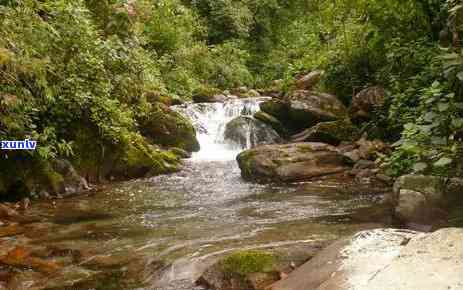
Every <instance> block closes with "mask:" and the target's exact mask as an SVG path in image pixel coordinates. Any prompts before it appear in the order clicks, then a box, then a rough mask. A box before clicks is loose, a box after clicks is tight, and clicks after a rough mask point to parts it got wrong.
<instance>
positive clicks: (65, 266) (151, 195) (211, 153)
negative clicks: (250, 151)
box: [18, 99, 389, 290]
mask: <svg viewBox="0 0 463 290" xmlns="http://www.w3.org/2000/svg"><path fill="white" fill-rule="evenodd" d="M260 101H261V100H259V99H251V100H232V101H229V102H226V103H223V104H222V103H213V104H193V105H187V106H184V107H179V108H177V110H178V111H179V112H181V113H182V114H185V115H186V116H188V117H189V118H191V119H192V121H193V123H194V124H195V126H196V128H197V132H198V140H199V142H200V145H201V151H200V152H198V153H195V154H194V155H193V157H192V158H191V159H188V160H185V166H184V168H183V170H182V171H180V172H178V173H175V174H171V175H163V176H157V177H152V178H147V179H139V180H133V181H129V182H123V183H117V184H112V185H111V186H108V187H106V188H105V189H103V190H101V191H99V192H97V193H92V194H90V195H88V196H83V197H82V196H80V197H75V198H69V199H62V200H57V201H56V202H54V203H53V204H50V203H49V202H36V203H34V204H33V206H32V208H31V209H30V210H31V212H32V213H33V214H36V215H38V216H40V217H41V220H40V222H36V223H33V224H31V228H30V231H29V232H28V233H27V234H26V236H25V237H23V238H22V239H27V242H28V243H29V244H31V245H34V247H35V251H36V252H40V251H45V252H46V251H47V250H48V252H47V253H48V254H47V255H49V256H50V255H51V256H52V258H50V259H53V260H54V261H56V262H57V263H58V264H59V265H61V267H62V268H61V269H60V272H59V275H53V276H52V277H50V276H49V275H48V276H44V275H42V276H34V275H35V274H30V273H29V274H27V272H26V274H22V275H23V277H22V281H28V279H29V280H30V281H32V280H34V281H38V280H37V279H41V280H40V281H43V283H44V285H47V287H48V288H47V289H117V290H122V289H138V290H141V289H161V290H166V289H173V290H180V289H202V288H201V287H199V286H195V285H194V283H193V282H194V280H196V279H197V278H198V277H199V275H200V273H201V271H203V270H204V269H205V268H206V267H207V266H209V265H211V263H213V262H214V261H216V260H217V258H219V257H221V256H223V255H225V254H227V253H230V252H232V251H234V250H237V249H283V251H293V253H292V257H293V258H294V259H298V256H300V255H299V253H300V252H304V251H308V250H310V249H314V247H315V248H316V247H317V246H319V245H321V244H324V243H327V242H330V241H333V240H335V239H338V238H340V237H344V236H347V235H349V234H352V233H354V232H356V231H359V230H362V229H370V228H375V227H381V226H384V225H385V223H388V222H389V212H388V209H387V208H386V207H385V206H384V205H383V199H384V192H383V191H382V190H380V189H375V188H370V187H369V186H362V185H350V184H334V183H296V184H289V185H288V184H287V185H281V184H269V185H263V184H256V183H251V182H246V181H244V180H243V179H241V177H240V170H239V168H238V166H237V163H236V161H235V157H236V155H237V154H238V153H239V152H240V151H241V150H242V149H243V148H240V147H239V146H237V145H236V144H235V145H234V144H228V143H227V142H226V141H224V140H223V132H224V127H225V125H226V123H227V122H229V121H230V120H232V119H233V118H235V117H237V116H240V115H252V114H253V113H254V112H255V111H256V110H258V103H259V102H260ZM250 136H251V135H250ZM19 242H20V240H19V239H18V243H19ZM50 249H52V250H54V251H55V252H56V251H58V252H59V251H64V253H63V254H61V255H58V254H56V253H55V252H53V254H50ZM66 251H67V252H66ZM298 251H299V252H298ZM60 253H61V252H60ZM69 253H71V254H69ZM44 255H45V254H44ZM49 256H47V257H49ZM300 259H301V260H302V259H303V257H302V256H301V258H300ZM300 262H303V261H300ZM108 273H109V274H108ZM27 275H29V276H27ZM18 289H20V288H18Z"/></svg>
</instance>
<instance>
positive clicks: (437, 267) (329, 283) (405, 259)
mask: <svg viewBox="0 0 463 290" xmlns="http://www.w3.org/2000/svg"><path fill="white" fill-rule="evenodd" d="M462 241H463V229H457V228H448V229H442V230H439V231H437V232H434V233H431V234H424V233H417V232H413V231H408V230H395V229H377V230H371V231H364V232H360V233H358V234H356V235H354V236H353V237H352V238H348V239H346V240H342V241H338V242H336V243H334V244H333V245H331V246H329V247H328V248H326V249H325V250H323V251H322V252H320V253H319V254H318V255H317V256H315V257H314V258H313V259H311V260H310V261H309V262H307V263H306V264H304V265H303V266H301V267H300V268H298V269H296V270H295V271H294V272H292V273H291V274H290V275H289V276H288V277H287V279H285V280H281V281H279V282H276V283H275V284H273V285H272V286H271V287H269V289H270V290H309V289H310V290H348V289H349V290H350V289H355V290H390V289H394V290H412V289H413V290H414V289H420V290H446V289H463V276H462V275H461V273H463V242H462Z"/></svg>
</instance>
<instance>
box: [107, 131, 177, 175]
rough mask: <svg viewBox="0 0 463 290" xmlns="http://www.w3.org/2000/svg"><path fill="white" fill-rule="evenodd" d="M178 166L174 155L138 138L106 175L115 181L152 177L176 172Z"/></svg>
mask: <svg viewBox="0 0 463 290" xmlns="http://www.w3.org/2000/svg"><path fill="white" fill-rule="evenodd" d="M180 165H181V162H180V159H179V157H178V156H177V155H176V154H174V153H172V152H169V151H166V150H162V149H160V148H159V147H157V146H155V145H153V144H150V143H149V142H148V141H146V140H144V139H143V138H139V140H138V141H137V142H133V143H132V144H129V145H128V147H127V148H126V150H125V151H124V152H122V155H121V156H120V157H119V158H118V159H116V160H115V161H114V163H113V164H112V166H111V169H110V170H109V171H108V173H107V175H110V176H112V177H114V178H117V179H128V178H137V177H143V176H153V175H158V174H164V173H170V172H175V171H178V169H179V167H180Z"/></svg>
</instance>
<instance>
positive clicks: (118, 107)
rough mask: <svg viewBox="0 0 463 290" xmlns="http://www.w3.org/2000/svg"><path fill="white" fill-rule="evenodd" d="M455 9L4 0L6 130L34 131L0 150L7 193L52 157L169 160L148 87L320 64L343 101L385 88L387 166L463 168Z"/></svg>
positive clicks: (417, 1) (1, 76)
mask: <svg viewBox="0 0 463 290" xmlns="http://www.w3.org/2000/svg"><path fill="white" fill-rule="evenodd" d="M461 13H462V9H461V3H460V2H459V1H458V0H447V1H445V0H413V1H400V0H312V1H304V0H128V1H123V0H75V1H66V0H24V1H20V0H0V103H1V106H0V139H1V140H21V139H26V138H29V139H33V140H38V143H39V146H38V150H37V151H36V152H21V153H17V152H14V153H11V152H8V153H5V152H2V156H1V157H0V163H1V169H0V171H1V174H2V175H3V176H9V177H8V178H3V182H2V180H0V192H1V191H3V190H7V189H8V188H10V189H11V187H13V186H14V187H15V188H17V187H18V185H19V184H21V183H23V181H24V180H27V176H29V175H31V174H32V175H34V176H35V175H37V172H42V171H45V172H48V169H47V168H48V167H49V166H50V165H49V161H50V160H53V159H56V158H58V157H65V158H68V159H70V160H71V161H72V162H73V164H74V165H75V166H76V168H77V169H78V170H79V171H91V170H92V168H100V167H102V166H104V163H105V162H104V160H106V159H108V158H109V157H108V156H109V155H112V156H116V155H117V156H123V158H122V160H123V161H114V162H116V163H118V162H122V163H124V164H126V163H127V162H129V163H130V162H134V163H137V162H142V161H141V160H139V159H143V160H145V159H146V157H148V159H149V161H148V164H147V166H148V165H149V164H151V165H152V164H153V162H154V163H155V164H157V167H161V169H159V172H164V171H168V170H171V169H172V170H173V168H174V167H175V164H176V157H175V156H174V154H171V152H167V151H162V150H160V149H159V147H157V146H154V145H153V144H159V145H165V144H164V142H162V141H159V142H158V141H157V140H156V138H152V140H149V141H147V140H146V138H145V137H146V136H142V135H144V134H142V133H143V130H142V128H141V125H142V124H143V122H144V121H145V120H146V118H147V116H151V114H153V113H152V112H153V110H155V111H156V112H160V113H159V114H161V115H162V114H163V113H162V112H163V111H162V109H159V107H157V105H155V104H154V103H153V100H164V99H167V100H169V99H171V98H172V97H175V98H181V99H189V98H191V97H192V96H193V95H194V94H199V93H205V92H213V91H214V90H215V89H217V88H219V89H227V88H232V87H238V86H243V85H247V86H250V87H268V86H270V84H271V83H272V80H275V79H284V80H286V81H288V80H291V79H293V77H294V76H295V75H298V74H300V73H303V72H308V71H311V70H314V69H322V70H324V71H325V77H324V81H323V82H322V84H321V88H320V89H323V90H326V91H329V92H332V93H334V94H335V95H337V96H338V97H339V98H340V99H342V100H343V101H344V102H345V103H347V104H348V103H349V102H350V99H351V98H352V96H353V94H355V93H356V92H358V91H360V90H361V89H362V88H364V87H368V86H370V85H381V86H383V87H385V88H386V89H387V91H388V96H389V98H388V102H387V106H386V107H385V108H384V109H383V110H382V111H381V112H380V114H378V117H377V119H375V120H373V121H371V122H370V123H369V124H367V125H366V127H369V128H373V127H376V128H379V127H380V128H385V130H383V132H377V134H378V136H380V137H382V138H385V139H387V140H388V141H391V142H396V143H395V145H396V150H395V152H394V153H393V155H392V156H391V157H389V158H387V159H386V160H385V161H386V162H387V164H388V168H389V172H390V174H392V175H399V174H402V173H406V172H410V171H417V172H433V173H439V174H446V175H447V174H459V171H460V170H459V168H458V163H459V162H458V160H459V154H460V152H461V149H460V140H459V138H461V137H463V136H461V135H462V131H461V130H462V129H463V99H462V98H463V95H462V81H463V56H462V54H461V49H460V46H461V40H460V31H461V27H460V24H461ZM158 117H159V116H158ZM365 129H366V130H367V129H368V128H365ZM153 139H154V140H153ZM134 144H137V145H134ZM134 147H136V148H134ZM134 151H135V153H134ZM127 152H129V153H127ZM139 155H142V156H144V157H140V156H139ZM134 156H135V157H134ZM116 159H117V158H114V160H116ZM134 159H135V161H134ZM143 162H146V160H145V161H143ZM109 166H110V167H112V168H113V167H114V164H112V165H109ZM116 167H117V166H116ZM26 168H29V170H30V171H31V172H25V171H27V170H26ZM31 168H34V169H31ZM121 170H122V169H121ZM45 175H46V179H50V177H49V175H50V174H45ZM97 175H98V174H97ZM103 175H104V174H103ZM47 176H48V177H47ZM103 177H106V176H103ZM10 179H11V180H15V182H13V183H12V184H6V181H5V180H10Z"/></svg>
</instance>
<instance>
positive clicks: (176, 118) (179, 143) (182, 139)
mask: <svg viewBox="0 0 463 290" xmlns="http://www.w3.org/2000/svg"><path fill="white" fill-rule="evenodd" d="M139 123H140V131H141V132H142V134H143V135H144V136H145V137H148V138H149V139H150V140H151V141H152V142H153V143H154V144H158V145H162V146H167V147H177V148H181V149H184V150H186V151H190V152H195V151H198V150H199V143H198V140H197V139H196V131H195V129H194V127H193V125H192V124H191V122H190V121H189V120H187V119H186V118H185V117H183V116H182V115H181V114H179V113H177V112H175V111H173V110H172V109H170V108H169V107H167V106H165V105H163V104H159V103H158V104H153V106H152V108H151V110H150V112H149V113H148V114H147V115H146V116H145V117H143V118H142V119H141V120H139Z"/></svg>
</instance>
